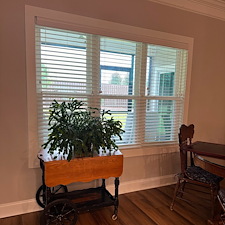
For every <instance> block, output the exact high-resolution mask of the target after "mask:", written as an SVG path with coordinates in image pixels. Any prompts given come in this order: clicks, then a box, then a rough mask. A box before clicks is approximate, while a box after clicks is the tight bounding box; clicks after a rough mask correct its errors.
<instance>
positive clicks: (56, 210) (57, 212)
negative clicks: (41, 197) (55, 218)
mask: <svg viewBox="0 0 225 225" xmlns="http://www.w3.org/2000/svg"><path fill="white" fill-rule="evenodd" d="M54 209H55V212H56V214H59V211H58V209H57V207H56V205H54Z"/></svg>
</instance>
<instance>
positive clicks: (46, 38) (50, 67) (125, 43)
mask: <svg viewBox="0 0 225 225" xmlns="http://www.w3.org/2000/svg"><path fill="white" fill-rule="evenodd" d="M25 23H26V62H27V63H26V65H27V102H28V105H27V106H28V148H29V151H28V152H29V167H31V168H33V167H37V166H38V165H39V162H38V160H37V157H36V156H37V152H38V151H39V150H41V144H42V143H43V142H44V141H45V139H46V138H47V134H48V130H47V129H48V125H47V121H48V109H49V106H50V103H51V102H52V100H53V99H57V100H59V101H62V100H68V99H69V98H71V97H74V98H77V99H81V100H83V101H85V102H86V103H87V105H89V106H94V107H99V108H101V109H110V110H111V112H112V114H113V116H114V117H115V118H116V119H119V120H121V121H122V123H123V127H124V129H125V130H126V132H125V134H124V136H123V141H122V142H118V144H119V145H120V149H122V148H129V151H125V152H124V156H125V157H126V156H131V157H133V156H141V155H146V154H147V155H148V154H161V153H165V152H173V151H176V143H177V132H178V127H179V126H180V123H186V122H187V112H188V96H189V95H188V94H189V86H190V71H191V61H192V60H191V57H192V49H193V39H192V38H189V37H185V36H179V35H174V34H168V33H164V32H159V31H153V30H149V29H143V28H138V27H133V26H127V25H124V24H118V23H113V22H109V21H103V20H98V19H93V18H88V17H83V16H78V15H74V14H68V13H64V12H58V11H53V10H48V9H42V8H38V7H33V6H26V7H25ZM187 61H188V64H187ZM168 144H170V145H168ZM145 146H146V147H145ZM156 146H157V147H156ZM139 150H141V151H139ZM125 153H126V154H125Z"/></svg>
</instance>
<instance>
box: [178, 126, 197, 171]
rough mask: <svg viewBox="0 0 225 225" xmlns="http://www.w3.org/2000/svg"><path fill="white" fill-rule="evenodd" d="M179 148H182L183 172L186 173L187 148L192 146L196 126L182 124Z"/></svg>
mask: <svg viewBox="0 0 225 225" xmlns="http://www.w3.org/2000/svg"><path fill="white" fill-rule="evenodd" d="M178 136H179V146H180V160H181V172H182V173H184V172H185V170H186V169H187V164H188V163H187V162H188V160H187V148H190V146H191V144H192V138H193V136H194V125H193V124H191V125H189V126H186V125H185V124H182V125H181V127H180V132H179V135H178Z"/></svg>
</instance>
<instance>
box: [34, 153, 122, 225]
mask: <svg viewBox="0 0 225 225" xmlns="http://www.w3.org/2000/svg"><path fill="white" fill-rule="evenodd" d="M46 158H47V157H43V155H39V159H40V165H41V169H42V182H43V184H42V186H41V187H40V188H39V189H38V191H37V193H36V200H37V202H38V204H39V205H40V206H41V207H43V208H44V211H43V213H42V216H41V223H42V224H44V225H53V224H68V225H73V224H76V221H77V219H78V214H80V213H83V212H88V211H91V210H96V209H98V208H101V207H106V206H114V213H113V215H112V219H113V220H116V219H117V212H118V205H119V201H118V188H119V177H120V176H121V174H122V171H123V155H122V153H121V152H120V151H115V152H112V153H111V155H109V154H101V155H98V156H95V157H85V158H75V159H72V160H71V161H70V162H68V161H67V160H57V161H47V162H46V161H45V160H44V159H46ZM109 177H114V178H115V180H114V184H115V195H114V196H113V195H111V194H110V192H109V191H108V190H107V189H106V185H105V179H107V178H109ZM96 179H102V184H101V186H99V187H96V188H89V189H84V190H76V191H72V192H68V189H67V187H66V185H68V184H71V183H74V182H90V181H93V180H96Z"/></svg>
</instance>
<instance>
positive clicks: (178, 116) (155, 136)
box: [145, 45, 187, 143]
mask: <svg viewBox="0 0 225 225" xmlns="http://www.w3.org/2000/svg"><path fill="white" fill-rule="evenodd" d="M148 58H149V61H148V67H147V70H146V92H145V93H146V115H145V142H153V143H157V142H160V143H161V142H171V141H176V140H177V133H178V129H179V126H180V124H182V121H183V117H182V115H183V106H184V93H185V81H186V65H187V50H182V49H175V48H169V47H163V46H156V45H148Z"/></svg>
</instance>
